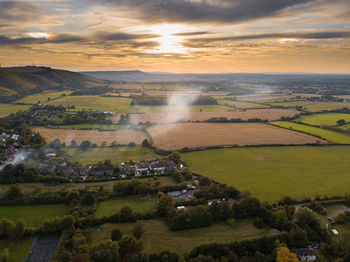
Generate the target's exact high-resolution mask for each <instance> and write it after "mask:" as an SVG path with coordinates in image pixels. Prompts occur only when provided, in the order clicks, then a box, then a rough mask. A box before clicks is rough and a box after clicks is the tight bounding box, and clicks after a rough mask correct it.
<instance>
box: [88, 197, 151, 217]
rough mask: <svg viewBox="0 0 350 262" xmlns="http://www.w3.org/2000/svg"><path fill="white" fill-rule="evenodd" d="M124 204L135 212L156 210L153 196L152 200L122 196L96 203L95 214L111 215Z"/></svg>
mask: <svg viewBox="0 0 350 262" xmlns="http://www.w3.org/2000/svg"><path fill="white" fill-rule="evenodd" d="M125 205H129V206H130V207H131V208H132V210H133V211H134V212H135V213H145V212H147V211H155V210H156V207H157V199H155V198H154V199H152V200H143V199H141V198H123V199H114V200H107V201H102V202H100V203H98V205H97V209H96V212H95V216H96V217H104V216H111V215H113V214H115V213H116V212H118V211H119V209H120V208H121V207H123V206H125Z"/></svg>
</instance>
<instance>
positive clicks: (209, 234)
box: [91, 220, 269, 254]
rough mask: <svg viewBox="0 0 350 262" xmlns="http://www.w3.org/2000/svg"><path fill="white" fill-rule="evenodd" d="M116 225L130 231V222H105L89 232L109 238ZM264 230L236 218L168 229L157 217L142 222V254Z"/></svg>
mask: <svg viewBox="0 0 350 262" xmlns="http://www.w3.org/2000/svg"><path fill="white" fill-rule="evenodd" d="M115 227H119V228H120V229H121V230H122V231H123V232H124V233H125V234H130V233H131V228H132V224H128V223H124V224H105V225H103V226H102V227H101V229H102V230H101V231H99V232H98V231H95V230H93V229H91V231H92V232H93V241H94V242H97V241H101V240H105V239H109V238H110V231H111V230H112V229H113V228H115ZM268 234H269V233H268V231H267V230H266V229H265V230H258V229H256V228H254V226H253V225H252V224H251V222H250V221H237V222H236V224H235V225H234V226H233V227H232V226H230V225H228V224H227V223H221V224H214V225H211V226H210V227H203V228H196V229H190V230H183V231H176V232H172V231H170V230H169V228H168V227H167V226H166V224H165V223H164V222H162V221H159V220H147V221H145V233H144V236H143V237H142V239H141V240H142V241H143V243H144V251H145V252H146V253H153V252H160V251H163V250H170V251H173V252H177V253H178V254H183V253H185V252H190V251H191V250H192V249H193V248H194V247H196V246H198V245H200V244H205V243H212V242H223V243H224V242H233V241H236V240H237V241H240V240H244V239H250V238H257V237H262V236H265V235H268Z"/></svg>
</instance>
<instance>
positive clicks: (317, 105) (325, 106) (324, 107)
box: [269, 101, 350, 112]
mask: <svg viewBox="0 0 350 262" xmlns="http://www.w3.org/2000/svg"><path fill="white" fill-rule="evenodd" d="M269 104H270V105H272V106H281V107H297V106H300V107H302V108H303V110H306V111H308V112H321V111H329V110H336V109H342V108H344V107H347V108H349V109H350V103H341V102H308V101H289V102H288V101H287V102H272V103H269Z"/></svg>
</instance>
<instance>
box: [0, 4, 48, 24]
mask: <svg viewBox="0 0 350 262" xmlns="http://www.w3.org/2000/svg"><path fill="white" fill-rule="evenodd" d="M40 12H41V7H40V6H38V5H34V4H30V3H28V2H20V1H1V2H0V20H4V21H7V22H8V21H29V20H32V19H35V18H37V17H38V15H39V13H40Z"/></svg>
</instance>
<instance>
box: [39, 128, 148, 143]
mask: <svg viewBox="0 0 350 262" xmlns="http://www.w3.org/2000/svg"><path fill="white" fill-rule="evenodd" d="M34 130H35V131H36V132H39V133H40V134H41V135H42V136H43V137H44V138H45V139H46V141H48V142H52V141H55V140H56V139H59V140H60V141H61V142H62V143H63V142H65V143H66V145H70V143H71V141H72V140H75V142H76V143H77V145H80V143H81V142H82V141H85V140H88V141H90V142H91V143H92V144H94V143H96V144H97V145H102V143H103V142H106V143H107V145H110V144H111V143H112V142H113V141H116V142H117V143H118V144H121V145H128V144H129V143H131V142H134V143H135V144H137V145H140V144H141V143H142V141H143V140H144V139H145V138H146V136H145V134H144V133H143V132H141V131H137V130H123V129H119V130H115V131H98V130H70V129H51V128H42V127H39V128H34Z"/></svg>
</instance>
